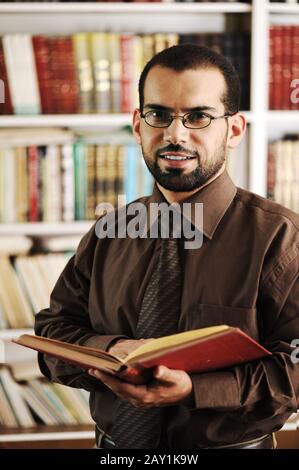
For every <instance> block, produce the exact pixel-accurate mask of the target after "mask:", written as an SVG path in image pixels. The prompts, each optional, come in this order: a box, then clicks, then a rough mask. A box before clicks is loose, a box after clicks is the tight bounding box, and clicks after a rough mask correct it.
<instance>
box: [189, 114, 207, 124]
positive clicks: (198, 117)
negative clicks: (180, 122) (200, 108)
mask: <svg viewBox="0 0 299 470" xmlns="http://www.w3.org/2000/svg"><path fill="white" fill-rule="evenodd" d="M206 119H208V116H207V115H206V114H204V113H190V114H188V116H187V120H188V122H200V121H205V120H206Z"/></svg>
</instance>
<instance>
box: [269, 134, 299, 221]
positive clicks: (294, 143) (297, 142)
mask: <svg viewBox="0 0 299 470" xmlns="http://www.w3.org/2000/svg"><path fill="white" fill-rule="evenodd" d="M267 193H268V198H270V199H273V200H275V201H276V202H278V203H280V204H282V205H283V206H286V207H288V208H289V209H291V210H293V211H295V212H297V213H299V137H298V135H287V136H285V138H284V139H282V140H277V141H275V142H272V143H271V144H270V145H269V151H268V187H267Z"/></svg>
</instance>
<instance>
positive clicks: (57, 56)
mask: <svg viewBox="0 0 299 470" xmlns="http://www.w3.org/2000/svg"><path fill="white" fill-rule="evenodd" d="M49 47H50V57H51V60H50V65H51V80H52V85H51V90H52V99H53V105H54V112H55V113H57V114H75V113H77V112H78V110H79V82H78V79H77V72H76V65H75V57H74V50H73V42H72V38H71V37H70V36H67V37H62V36H61V37H52V38H49Z"/></svg>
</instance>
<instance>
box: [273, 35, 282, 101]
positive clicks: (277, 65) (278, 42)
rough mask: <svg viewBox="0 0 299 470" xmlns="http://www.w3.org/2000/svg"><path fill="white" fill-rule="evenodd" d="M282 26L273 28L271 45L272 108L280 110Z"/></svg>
mask: <svg viewBox="0 0 299 470" xmlns="http://www.w3.org/2000/svg"><path fill="white" fill-rule="evenodd" d="M283 34H284V27H283V26H274V27H273V32H272V44H273V64H272V74H273V88H272V108H271V109H282V66H283Z"/></svg>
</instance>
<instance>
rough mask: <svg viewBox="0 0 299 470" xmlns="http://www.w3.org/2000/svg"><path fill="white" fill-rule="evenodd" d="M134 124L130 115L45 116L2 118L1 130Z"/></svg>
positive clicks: (0, 118)
mask: <svg viewBox="0 0 299 470" xmlns="http://www.w3.org/2000/svg"><path fill="white" fill-rule="evenodd" d="M130 124H132V116H131V115H130V114H56V115H51V114H48V115H46V114H44V115H40V116H12V115H11V116H0V128H4V127H6V128H9V127H52V126H54V127H71V128H74V127H75V128H76V127H80V128H81V127H85V128H98V129H99V128H100V129H101V130H103V128H105V127H107V128H111V127H116V128H118V127H122V126H127V125H130Z"/></svg>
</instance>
